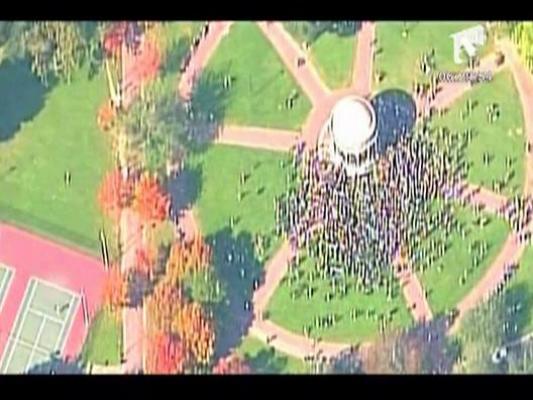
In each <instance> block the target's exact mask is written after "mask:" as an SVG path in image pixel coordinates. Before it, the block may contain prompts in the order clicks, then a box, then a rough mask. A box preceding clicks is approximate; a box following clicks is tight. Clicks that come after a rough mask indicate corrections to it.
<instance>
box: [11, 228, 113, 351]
mask: <svg viewBox="0 0 533 400" xmlns="http://www.w3.org/2000/svg"><path fill="white" fill-rule="evenodd" d="M0 264H5V265H6V266H8V267H11V268H13V270H14V276H13V278H12V280H11V284H10V286H9V289H8V291H7V293H6V297H5V300H4V304H3V307H2V309H1V310H0V358H1V356H2V355H3V352H4V349H5V347H6V344H7V341H8V338H9V333H10V332H11V329H12V326H13V324H14V322H15V319H16V317H17V313H18V312H19V308H20V306H21V304H22V301H23V296H24V292H25V289H26V286H27V285H28V283H29V280H30V278H32V277H37V278H40V279H42V280H45V281H48V282H52V283H55V284H56V285H59V286H62V287H64V288H66V289H70V290H71V291H73V292H75V293H78V294H80V295H81V292H82V291H84V293H85V296H86V300H87V306H88V309H89V314H90V315H91V317H92V316H93V315H94V312H95V311H96V310H97V309H98V307H99V305H100V301H101V297H102V296H101V295H102V290H103V285H104V278H105V270H104V267H103V264H102V262H101V261H100V260H98V259H95V258H93V257H90V256H88V255H85V254H83V253H80V252H78V251H75V250H72V249H69V248H67V247H64V246H62V245H59V244H56V243H54V242H51V241H50V240H47V239H43V238H41V237H39V236H36V235H34V234H31V233H28V232H25V231H23V230H21V229H18V228H14V227H12V226H8V225H2V224H0ZM80 297H81V296H80ZM86 334H87V328H86V326H85V323H84V321H83V308H82V307H81V306H79V307H78V308H77V310H76V313H75V315H74V320H73V323H72V328H71V330H70V332H69V333H68V335H67V339H66V342H65V346H64V348H63V351H62V353H61V356H62V357H69V358H72V357H75V356H76V355H78V353H79V352H80V350H81V348H82V346H83V342H84V340H85V336H86Z"/></svg>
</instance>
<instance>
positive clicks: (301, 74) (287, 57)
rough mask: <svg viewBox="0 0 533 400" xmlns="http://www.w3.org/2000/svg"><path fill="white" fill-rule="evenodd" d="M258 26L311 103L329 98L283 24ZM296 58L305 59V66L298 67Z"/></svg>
mask: <svg viewBox="0 0 533 400" xmlns="http://www.w3.org/2000/svg"><path fill="white" fill-rule="evenodd" d="M258 25H259V27H260V28H261V30H262V31H263V33H264V35H265V36H266V37H267V38H268V39H269V40H270V42H271V43H272V45H273V46H274V48H275V49H276V51H277V52H278V54H279V56H280V58H281V60H282V61H283V63H284V64H285V66H286V67H287V69H288V70H289V72H290V73H291V74H292V76H293V77H294V78H295V79H296V81H297V82H298V84H299V85H300V87H301V88H302V89H303V91H304V92H305V94H306V95H307V97H309V99H310V100H311V103H313V105H315V104H316V103H318V102H320V100H322V99H323V98H325V97H327V96H329V94H330V91H329V88H328V87H327V86H326V85H325V84H324V82H322V80H321V79H320V76H319V74H318V72H317V71H316V69H315V68H314V67H313V65H312V63H311V60H310V59H309V58H308V57H307V56H306V54H305V53H304V51H303V50H302V49H301V48H300V46H299V45H298V43H296V42H295V40H294V39H293V38H292V36H291V35H290V34H289V33H288V32H287V31H286V30H285V28H284V27H283V24H282V23H281V22H258ZM298 58H305V59H306V62H305V64H304V65H302V66H300V67H298V66H297V61H298Z"/></svg>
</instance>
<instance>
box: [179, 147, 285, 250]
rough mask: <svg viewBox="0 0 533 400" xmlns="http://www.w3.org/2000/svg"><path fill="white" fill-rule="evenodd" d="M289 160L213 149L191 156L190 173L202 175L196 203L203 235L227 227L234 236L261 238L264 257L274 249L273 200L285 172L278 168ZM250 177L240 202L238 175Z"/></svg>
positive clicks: (276, 154) (262, 153)
mask: <svg viewBox="0 0 533 400" xmlns="http://www.w3.org/2000/svg"><path fill="white" fill-rule="evenodd" d="M287 159H288V156H287V155H285V154H283V153H279V152H272V151H265V150H256V149H246V148H243V147H235V146H227V145H219V144H217V145H213V146H211V147H209V149H208V150H207V151H206V152H205V153H200V154H196V155H192V156H191V157H190V158H189V160H188V165H189V167H190V168H191V169H193V170H194V169H196V170H199V171H201V181H200V180H199V182H200V183H199V185H200V187H198V189H197V190H198V192H199V197H198V199H197V201H196V208H197V211H198V215H199V219H200V224H201V228H202V232H203V233H204V235H206V236H208V235H212V234H215V233H217V232H218V231H221V230H223V229H224V228H227V227H228V226H229V221H230V218H231V217H233V218H234V219H235V227H234V229H233V232H234V234H235V235H239V234H241V233H250V234H252V235H254V234H261V235H263V236H265V237H266V238H267V240H269V241H270V245H269V246H266V249H265V250H266V255H265V257H266V258H268V254H269V253H271V252H272V250H273V249H274V248H275V247H276V245H277V240H276V239H275V238H274V236H273V233H274V225H275V217H274V216H275V213H274V198H275V197H276V196H278V195H280V194H281V193H282V192H283V190H284V188H285V170H284V168H283V167H282V166H281V162H282V161H283V160H287ZM242 172H244V173H245V174H247V175H249V176H248V178H247V179H246V181H245V183H244V186H243V190H242V193H243V197H242V199H241V201H240V202H239V201H238V199H237V193H238V191H239V187H240V175H241V173H242Z"/></svg>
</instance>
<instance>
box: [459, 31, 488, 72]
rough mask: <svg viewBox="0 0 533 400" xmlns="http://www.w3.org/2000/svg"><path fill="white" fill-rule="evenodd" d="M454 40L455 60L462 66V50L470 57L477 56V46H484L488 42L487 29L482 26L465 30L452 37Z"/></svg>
mask: <svg viewBox="0 0 533 400" xmlns="http://www.w3.org/2000/svg"><path fill="white" fill-rule="evenodd" d="M450 37H451V38H452V39H453V60H454V61H455V63H456V64H462V63H463V60H462V59H461V49H464V50H465V51H466V54H468V56H469V57H474V56H475V55H476V52H477V49H476V46H483V45H484V44H485V41H486V40H487V36H486V34H485V28H483V26H481V25H477V26H474V27H473V28H468V29H465V30H463V31H461V32H457V33H454V34H453V35H451V36H450Z"/></svg>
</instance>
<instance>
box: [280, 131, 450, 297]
mask: <svg viewBox="0 0 533 400" xmlns="http://www.w3.org/2000/svg"><path fill="white" fill-rule="evenodd" d="M293 166H294V167H295V168H293V169H290V172H289V173H288V177H287V180H288V183H289V185H288V186H289V190H288V192H287V193H286V194H285V195H284V196H282V198H280V199H278V200H277V202H276V220H277V224H278V231H279V232H285V233H286V234H287V235H288V237H289V239H290V241H291V243H293V246H294V247H295V248H305V249H306V250H307V253H308V254H309V256H311V257H313V258H314V259H316V260H317V263H318V267H319V269H320V271H322V273H323V275H324V276H326V275H329V276H339V275H347V276H352V277H356V280H357V282H358V285H359V287H360V288H361V289H364V290H366V291H369V290H372V289H375V288H377V287H378V286H379V285H382V284H384V283H386V282H388V281H390V280H389V278H391V277H392V273H394V271H393V270H392V268H391V265H392V264H393V261H394V259H395V257H396V256H397V255H398V251H399V250H400V247H404V248H405V249H406V250H407V252H408V254H409V255H410V256H412V257H414V258H418V257H422V258H424V257H425V258H429V257H430V255H431V254H430V252H429V251H426V250H424V249H422V250H421V251H418V250H417V249H421V248H422V246H421V241H422V240H424V239H426V238H427V237H428V235H429V233H430V231H431V230H432V229H433V228H435V227H437V226H447V227H448V230H450V231H451V229H452V228H453V226H454V225H453V218H452V217H451V214H450V213H449V212H445V211H443V212H435V210H434V208H435V207H434V204H433V203H434V201H433V200H435V199H437V198H443V197H445V194H446V190H447V188H449V187H450V186H453V185H455V180H454V179H455V175H456V171H457V168H456V166H455V165H454V163H453V160H452V159H451V158H450V157H448V156H447V155H446V153H445V152H443V151H442V149H441V148H439V146H437V145H436V144H435V143H434V141H433V139H432V138H431V136H430V134H429V132H428V131H427V130H420V131H417V132H416V133H415V134H413V135H411V136H410V137H404V138H401V139H400V140H399V142H398V143H397V144H396V145H394V146H392V147H390V148H389V149H388V150H387V151H386V152H385V154H383V155H382V157H381V159H380V161H379V163H378V164H377V165H376V166H375V168H374V171H373V172H372V173H371V174H369V175H367V176H361V177H357V178H355V179H353V178H350V177H348V176H347V175H346V172H345V171H344V169H343V168H342V167H335V166H333V165H332V164H331V163H329V162H327V161H324V160H321V159H320V158H319V157H318V154H317V152H316V151H314V150H311V151H309V152H304V151H303V148H302V147H298V148H297V149H295V154H294V157H293ZM430 243H434V242H430ZM439 249H440V250H439ZM431 250H432V251H433V252H437V251H440V252H443V251H444V246H443V244H441V245H440V247H439V246H437V244H436V243H434V244H431ZM414 261H418V260H414Z"/></svg>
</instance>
